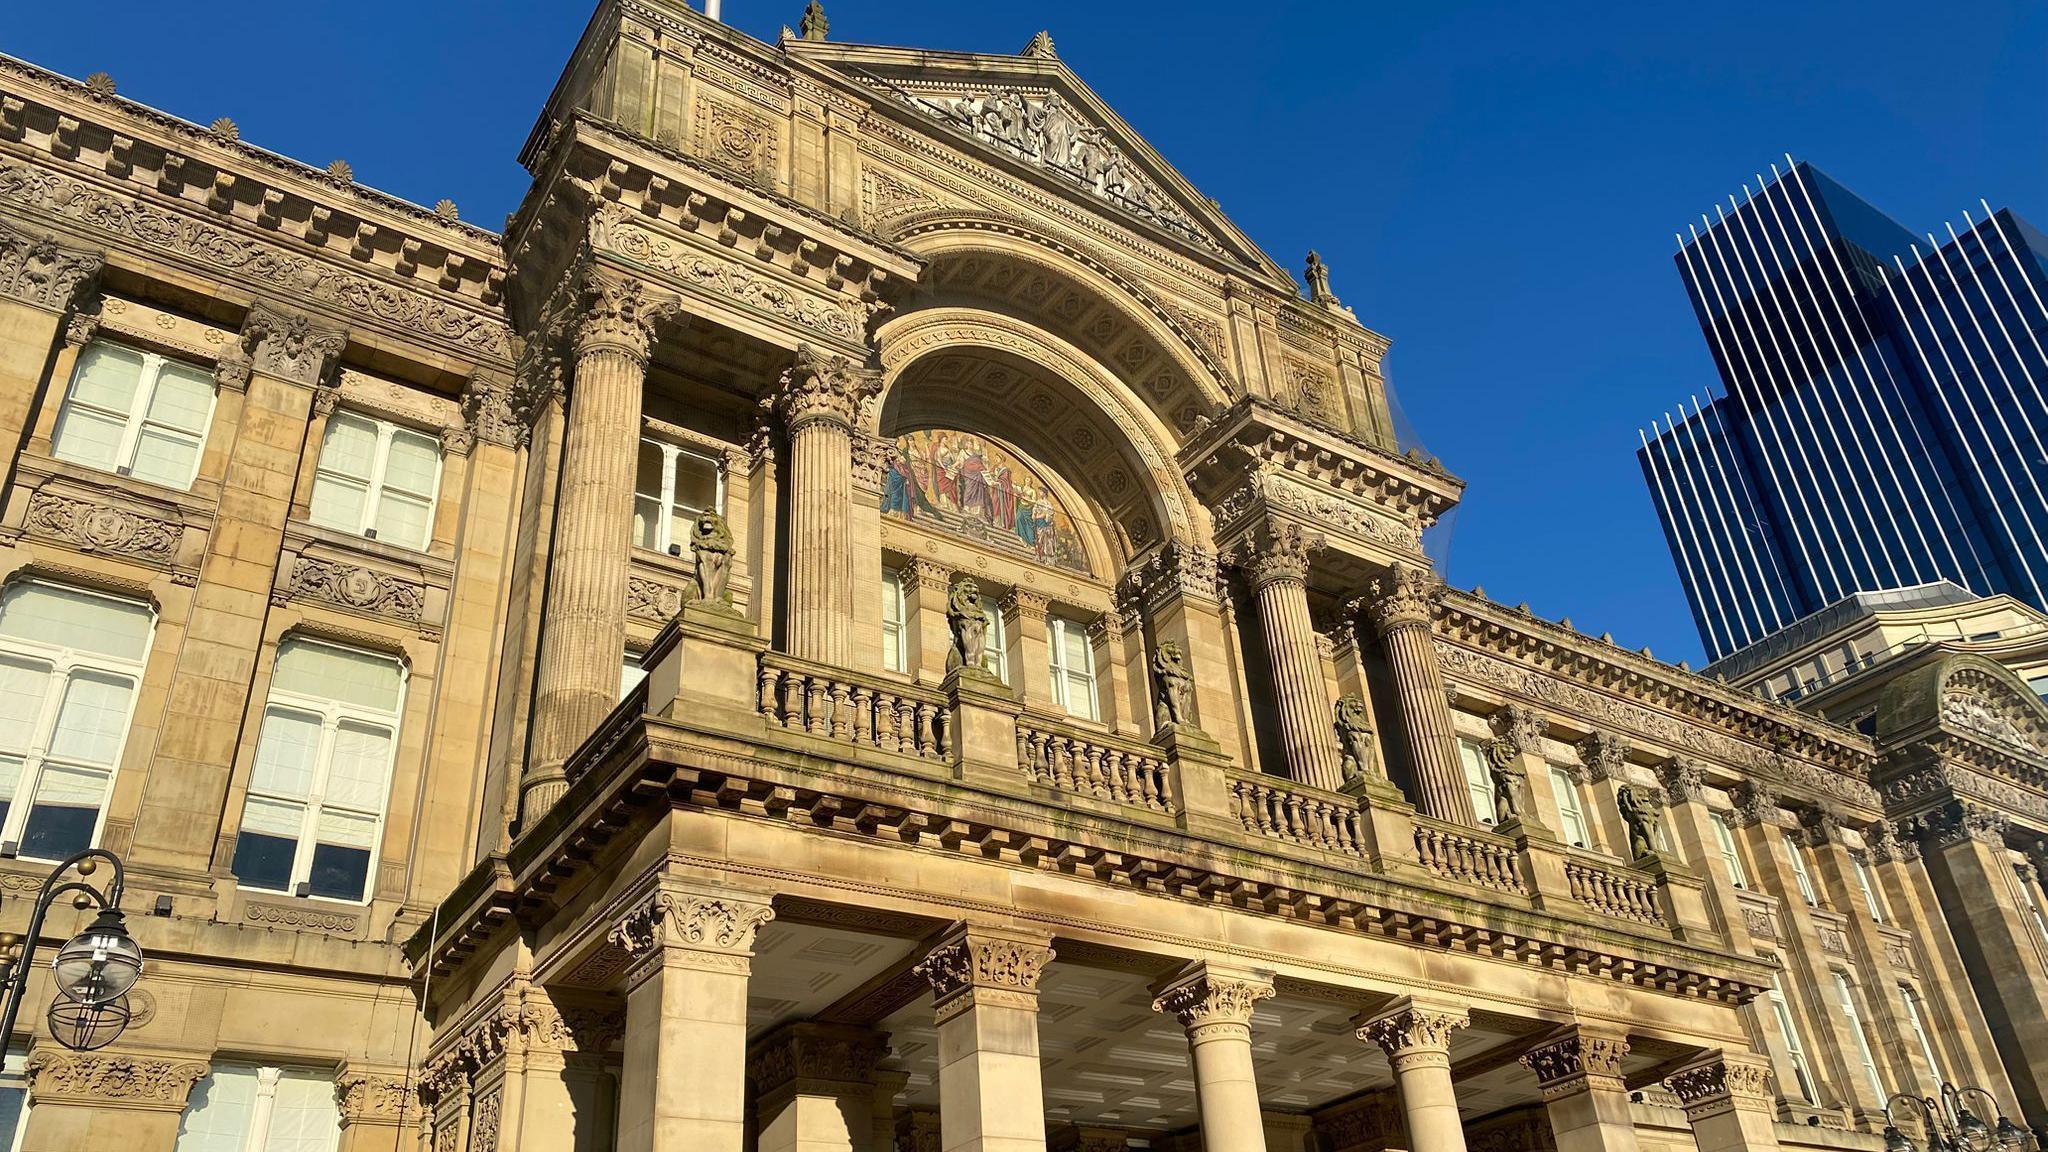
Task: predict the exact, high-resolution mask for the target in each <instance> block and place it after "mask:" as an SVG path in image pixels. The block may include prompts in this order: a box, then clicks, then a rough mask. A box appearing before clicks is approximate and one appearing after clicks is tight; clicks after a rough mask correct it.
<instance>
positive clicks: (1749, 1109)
mask: <svg viewBox="0 0 2048 1152" xmlns="http://www.w3.org/2000/svg"><path fill="white" fill-rule="evenodd" d="M1664 1086H1665V1087H1667V1088H1669V1089H1671V1091H1672V1092H1673V1093H1674V1094H1676V1095H1677V1097H1678V1099H1679V1102H1680V1103H1682V1104H1684V1105H1685V1119H1686V1122H1687V1123H1689V1124H1691V1125H1692V1135H1693V1140H1694V1141H1695V1142H1696V1143H1698V1144H1699V1147H1700V1152H1762V1150H1766V1149H1776V1148H1777V1147H1778V1131H1777V1127H1776V1121H1775V1119H1774V1117H1773V1112H1772V1107H1771V1096H1770V1091H1771V1070H1770V1066H1769V1065H1767V1064H1765V1063H1764V1062H1763V1060H1761V1059H1760V1058H1758V1057H1755V1056H1749V1055H1746V1054H1745V1055H1736V1054H1734V1053H1716V1054H1715V1055H1713V1056H1711V1057H1708V1058H1707V1059H1705V1060H1703V1061H1700V1062H1699V1063H1697V1064H1693V1065H1691V1066H1690V1067H1687V1068H1685V1069H1683V1070H1681V1071H1679V1072H1678V1073H1676V1074H1675V1075H1673V1076H1671V1077H1670V1078H1668V1079H1666V1080H1665V1081H1664Z"/></svg>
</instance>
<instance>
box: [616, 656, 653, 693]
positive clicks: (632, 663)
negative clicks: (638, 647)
mask: <svg viewBox="0 0 2048 1152" xmlns="http://www.w3.org/2000/svg"><path fill="white" fill-rule="evenodd" d="M645 679H647V669H645V668H642V667H641V666H640V654H639V653H637V652H632V651H628V652H627V653H626V656H625V659H624V660H623V661H622V662H621V663H620V665H619V699H621V700H624V699H625V698H626V697H627V696H628V695H630V694H632V691H633V689H635V688H638V687H639V686H640V682H641V681H642V680H645Z"/></svg>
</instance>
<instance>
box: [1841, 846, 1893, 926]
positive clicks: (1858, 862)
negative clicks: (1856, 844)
mask: <svg viewBox="0 0 2048 1152" xmlns="http://www.w3.org/2000/svg"><path fill="white" fill-rule="evenodd" d="M1849 866H1850V867H1852V868H1854V869H1855V870H1856V886H1857V887H1858V888H1861V889H1863V907H1864V908H1865V909H1867V910H1868V911H1869V912H1870V919H1871V922H1872V923H1875V924H1882V923H1884V905H1883V904H1882V903H1881V902H1879V900H1878V898H1877V878H1876V877H1874V876H1872V875H1871V874H1870V860H1869V858H1868V857H1866V856H1864V854H1863V853H1861V852H1851V853H1849Z"/></svg>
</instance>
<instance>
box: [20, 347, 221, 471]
mask: <svg viewBox="0 0 2048 1152" xmlns="http://www.w3.org/2000/svg"><path fill="white" fill-rule="evenodd" d="M101 344H103V345H106V346H108V347H110V348H119V349H121V350H122V351H123V352H130V353H133V354H135V355H137V356H140V357H142V375H141V376H140V377H139V378H138V379H137V380H136V381H135V396H134V398H133V399H132V400H131V401H130V402H129V405H128V411H127V412H126V413H125V416H126V420H127V423H126V425H125V426H124V427H123V428H122V430H121V442H120V444H119V445H117V446H116V447H115V449H114V462H113V466H112V467H111V468H101V467H100V465H98V464H95V463H93V462H91V461H89V460H80V459H78V458H77V457H74V456H62V455H58V454H57V433H58V431H59V430H60V429H62V428H63V427H64V417H65V416H66V415H67V414H69V413H70V411H71V409H72V403H73V400H74V397H73V392H74V391H75V390H76V389H77V387H78V373H79V372H80V371H81V370H83V369H84V367H85V362H86V361H85V357H86V352H87V351H89V350H90V349H91V348H92V347H93V346H94V345H101ZM172 364H175V365H177V366H178V367H181V368H189V369H191V370H193V371H195V372H198V373H200V374H201V375H211V373H209V372H208V371H207V370H206V369H205V368H203V367H201V366H200V365H197V364H194V363H192V362H191V361H189V360H179V359H176V358H174V357H170V356H160V355H158V354H157V353H155V352H150V351H148V350H146V349H142V348H138V347H136V346H135V345H133V344H124V343H122V342H121V341H118V340H105V339H95V340H93V341H91V342H90V343H88V344H87V345H86V346H85V347H84V348H81V349H80V350H79V353H78V359H77V360H76V362H74V363H73V365H72V368H71V380H70V382H69V383H67V384H66V385H65V386H64V402H63V403H62V404H61V405H59V406H58V409H57V422H56V423H55V424H53V425H51V428H50V452H51V455H53V456H56V458H57V459H59V460H65V461H68V462H70V463H73V464H80V465H83V466H85V467H87V468H93V469H98V470H100V471H110V472H112V473H114V474H115V475H116V476H131V475H133V474H134V473H133V471H132V469H133V468H134V467H135V449H136V446H137V445H138V444H140V443H141V442H142V427H143V425H145V424H147V423H149V405H150V401H152V400H154V399H155V398H156V386H157V384H158V383H159V382H160V381H161V380H162V379H163V371H164V368H165V367H166V366H167V365H172ZM219 403H220V386H219V385H218V384H216V385H214V387H213V388H212V390H211V391H210V392H209V393H208V396H207V401H206V420H205V422H204V426H203V427H201V429H200V430H199V442H198V443H197V444H194V445H193V446H192V474H191V475H190V476H187V477H185V482H184V483H183V484H179V485H176V487H177V488H178V489H180V490H181V491H190V490H191V488H192V482H193V481H195V480H197V479H199V463H200V461H201V460H202V459H204V458H205V456H206V437H207V435H208V434H209V433H210V432H212V431H213V413H214V408H215V406H217V405H218V404H219ZM78 406H79V407H81V408H84V409H86V410H88V411H92V412H97V413H100V414H102V415H106V416H121V415H124V414H123V413H119V412H115V411H113V410H112V409H108V408H100V407H98V406H96V405H92V404H88V403H85V402H83V401H80V402H79V403H78ZM176 431H178V432H179V434H180V435H183V434H184V432H183V430H182V429H178V430H176ZM136 478H137V479H143V478H142V477H136ZM151 482H152V481H149V480H147V479H143V483H145V484H147V483H151Z"/></svg>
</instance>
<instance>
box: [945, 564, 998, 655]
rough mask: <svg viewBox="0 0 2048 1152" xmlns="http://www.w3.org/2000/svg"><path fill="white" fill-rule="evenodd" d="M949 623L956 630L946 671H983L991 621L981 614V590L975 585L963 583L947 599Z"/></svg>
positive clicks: (971, 582) (958, 583)
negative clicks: (984, 649)
mask: <svg viewBox="0 0 2048 1152" xmlns="http://www.w3.org/2000/svg"><path fill="white" fill-rule="evenodd" d="M946 623H947V625H948V626H950V627H951V628H952V630H953V647H952V649H951V650H949V651H948V652H947V653H946V671H948V672H951V671H952V670H953V669H955V668H968V669H972V670H973V671H976V672H979V671H981V668H982V663H981V662H982V649H983V647H984V646H985V645H986V643H987V640H988V618H987V617H985V616H983V615H982V614H981V588H980V586H979V585H977V584H975V582H974V581H972V580H960V581H957V582H956V583H955V584H954V585H953V589H952V591H951V592H950V593H948V594H947V596H946Z"/></svg>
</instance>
